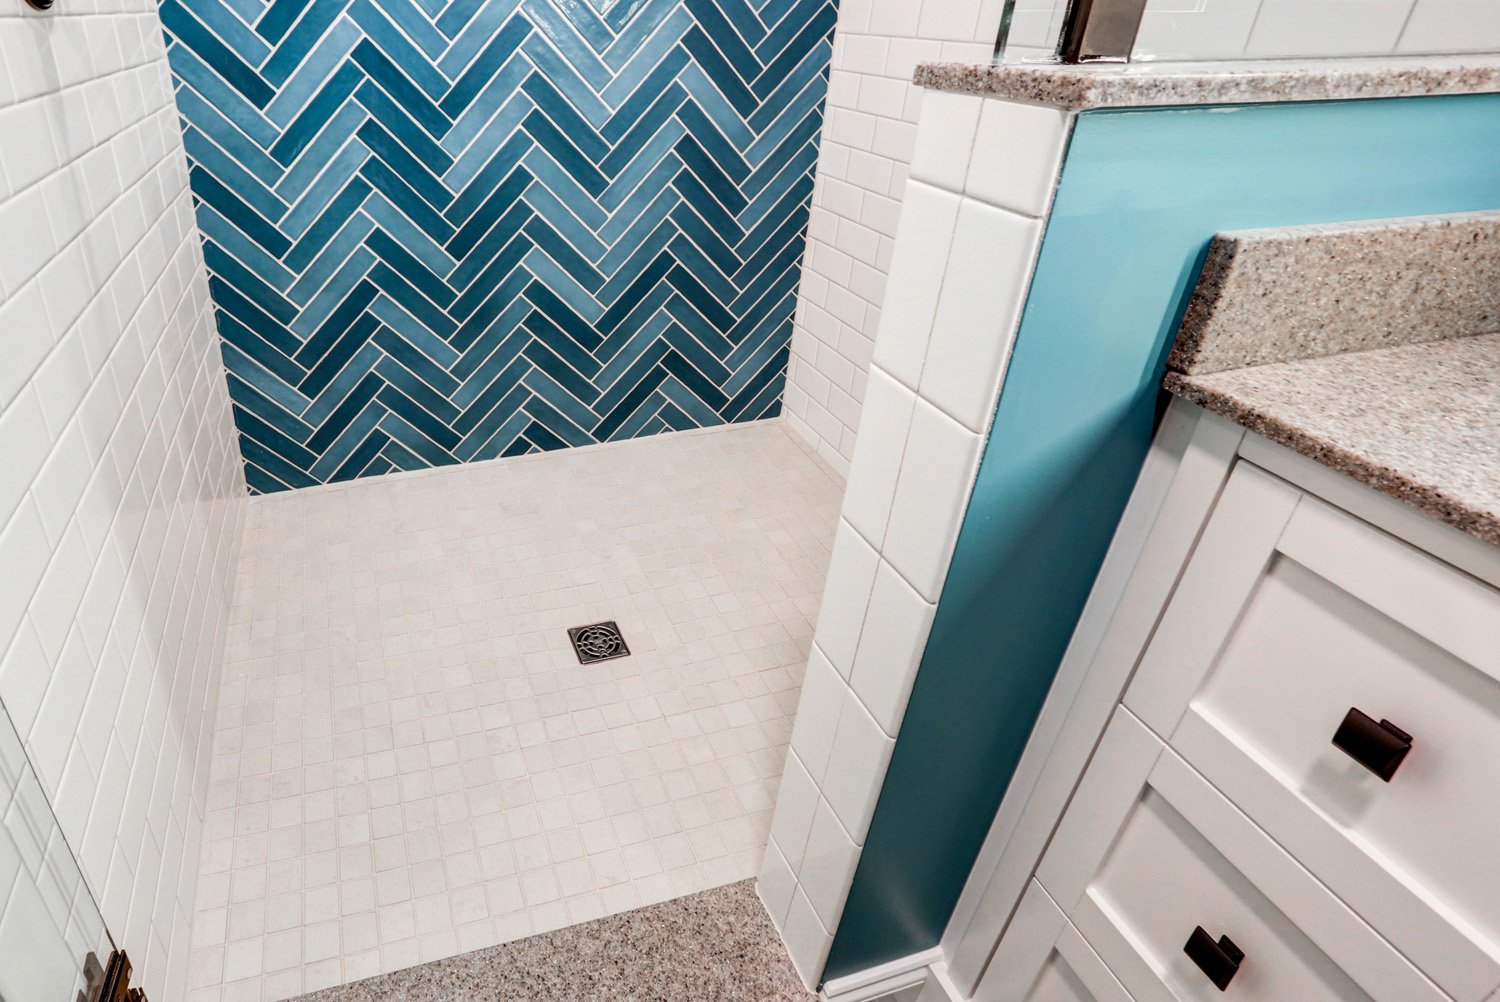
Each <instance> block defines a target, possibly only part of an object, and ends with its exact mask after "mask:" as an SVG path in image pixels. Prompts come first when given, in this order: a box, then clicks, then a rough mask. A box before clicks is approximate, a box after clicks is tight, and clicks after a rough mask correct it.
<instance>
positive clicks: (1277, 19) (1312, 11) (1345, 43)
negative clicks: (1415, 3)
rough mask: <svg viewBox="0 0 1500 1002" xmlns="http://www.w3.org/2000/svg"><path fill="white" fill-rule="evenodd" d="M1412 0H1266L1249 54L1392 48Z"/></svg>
mask: <svg viewBox="0 0 1500 1002" xmlns="http://www.w3.org/2000/svg"><path fill="white" fill-rule="evenodd" d="M1411 9H1412V0H1263V2H1262V3H1261V6H1260V13H1259V14H1258V15H1257V16H1256V19H1255V27H1254V29H1252V30H1251V32H1250V40H1249V42H1248V43H1246V47H1245V55H1247V56H1251V57H1255V58H1262V59H1266V58H1277V57H1292V56H1352V55H1365V54H1376V53H1384V52H1391V51H1392V50H1394V49H1395V47H1396V43H1397V41H1398V40H1399V39H1400V37H1401V29H1402V27H1403V26H1404V25H1405V24H1406V16H1407V14H1408V13H1410V11H1411Z"/></svg>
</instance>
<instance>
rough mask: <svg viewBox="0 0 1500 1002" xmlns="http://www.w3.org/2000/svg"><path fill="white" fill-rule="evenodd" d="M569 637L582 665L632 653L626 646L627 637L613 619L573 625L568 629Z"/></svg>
mask: <svg viewBox="0 0 1500 1002" xmlns="http://www.w3.org/2000/svg"><path fill="white" fill-rule="evenodd" d="M568 639H569V640H571V641H573V653H574V654H577V655H578V663H579V664H581V665H587V664H593V663H594V662H595V661H608V660H609V659H611V658H623V657H628V656H629V655H630V648H629V647H626V646H625V638H624V637H622V636H621V635H620V628H619V627H618V626H616V625H615V623H614V621H613V620H611V621H610V622H607V623H593V624H591V625H589V626H575V627H572V628H571V629H569V630H568Z"/></svg>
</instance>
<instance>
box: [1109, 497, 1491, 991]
mask: <svg viewBox="0 0 1500 1002" xmlns="http://www.w3.org/2000/svg"><path fill="white" fill-rule="evenodd" d="M1217 517H1218V516H1217V515H1216V516H1215V518H1217ZM1205 539H1207V537H1205ZM1262 542H1263V544H1264V545H1263V552H1262V553H1261V554H1260V555H1259V556H1252V555H1249V551H1250V550H1252V549H1253V547H1249V546H1246V545H1245V544H1244V541H1243V540H1242V541H1241V549H1242V550H1244V551H1245V552H1246V554H1247V555H1246V556H1245V557H1244V558H1243V559H1242V560H1241V565H1240V567H1238V568H1237V569H1235V570H1233V571H1231V572H1230V576H1231V577H1233V578H1234V582H1235V583H1234V585H1233V587H1230V588H1226V589H1224V591H1223V593H1222V594H1221V595H1219V596H1218V606H1219V608H1218V609H1217V610H1216V612H1217V615H1216V617H1213V618H1209V619H1204V620H1200V621H1199V622H1198V623H1196V624H1194V625H1193V626H1192V627H1191V628H1190V629H1189V628H1185V627H1186V624H1184V623H1181V622H1169V621H1168V618H1164V620H1163V627H1162V629H1161V630H1159V631H1158V634H1157V636H1156V637H1155V638H1154V639H1153V641H1152V647H1151V650H1150V651H1149V652H1148V654H1147V657H1146V659H1145V660H1144V661H1143V664H1142V667H1141V670H1140V673H1139V674H1138V676H1137V679H1136V682H1135V683H1134V685H1133V690H1134V689H1135V688H1136V687H1139V688H1140V689H1142V690H1145V689H1148V688H1149V687H1150V685H1151V681H1152V670H1153V666H1154V665H1155V664H1157V663H1160V664H1182V663H1184V662H1186V661H1190V660H1196V661H1197V663H1198V664H1199V665H1200V666H1201V667H1200V668H1199V669H1198V672H1199V679H1198V684H1197V687H1196V692H1194V694H1193V695H1192V697H1191V699H1190V700H1189V701H1188V703H1187V705H1186V707H1185V712H1184V713H1183V714H1182V716H1181V719H1180V721H1179V722H1178V723H1177V724H1176V725H1175V727H1173V729H1172V730H1171V738H1170V744H1171V745H1172V747H1173V748H1175V749H1176V750H1177V751H1178V752H1180V753H1181V754H1182V755H1183V756H1184V757H1186V758H1187V760H1188V761H1189V762H1190V763H1192V764H1193V766H1194V767H1195V768H1196V769H1198V770H1199V771H1200V772H1202V773H1203V774H1204V775H1205V776H1207V777H1208V779H1209V780H1210V781H1211V782H1212V783H1213V784H1214V785H1215V786H1217V787H1218V788H1219V789H1221V790H1223V791H1224V793H1225V794H1227V795H1228V796H1229V798H1230V799H1231V800H1233V801H1234V802H1235V803H1236V804H1238V805H1239V806H1240V807H1241V808H1242V809H1244V810H1245V811H1246V812H1247V813H1248V814H1249V815H1250V817H1251V818H1252V819H1254V820H1255V822H1256V823H1257V824H1259V825H1260V826H1261V827H1263V828H1265V829H1266V830H1267V831H1268V832H1269V833H1270V834H1271V835H1272V836H1273V837H1274V838H1276V839H1277V841H1279V842H1280V843H1281V844H1282V845H1283V846H1285V847H1286V848H1287V849H1288V850H1289V851H1290V852H1291V853H1292V854H1293V855H1294V856H1296V857H1297V858H1298V859H1299V860H1300V861H1301V862H1303V863H1304V864H1305V865H1306V866H1308V867H1309V868H1310V869H1311V870H1312V871H1313V872H1314V874H1316V875H1317V876H1318V877H1319V878H1320V879H1321V880H1322V881H1324V882H1325V883H1327V884H1328V886H1329V887H1331V888H1332V889H1333V890H1334V891H1335V892H1336V893H1337V894H1338V895H1340V896H1341V897H1342V898H1343V899H1344V900H1345V901H1347V902H1348V903H1349V904H1350V905H1351V906H1352V907H1354V909H1355V910H1356V911H1358V912H1359V913H1360V914H1361V915H1363V916H1364V917H1365V918H1366V919H1367V920H1368V921H1369V922H1370V923H1371V924H1372V925H1373V926H1374V927H1375V928H1376V929H1377V930H1378V931H1379V932H1380V933H1381V934H1382V935H1383V936H1385V937H1386V938H1388V939H1389V940H1390V941H1391V942H1392V943H1394V944H1395V945H1396V947H1397V948H1399V949H1401V950H1402V951H1403V952H1405V953H1406V954H1407V955H1408V956H1409V957H1411V959H1412V960H1413V961H1414V962H1415V963H1416V964H1417V965H1418V966H1419V967H1421V968H1422V969H1423V970H1425V971H1426V972H1427V973H1428V974H1429V975H1430V976H1431V977H1432V978H1433V979H1434V980H1436V981H1437V982H1438V984H1440V985H1442V986H1443V987H1444V988H1445V989H1446V990H1447V991H1448V992H1449V993H1451V994H1453V995H1454V997H1456V998H1458V999H1461V1000H1464V1002H1472V1000H1478V999H1483V998H1485V997H1487V996H1488V995H1489V993H1490V992H1491V991H1493V990H1494V989H1495V987H1496V985H1497V984H1500V965H1497V959H1496V958H1497V957H1500V862H1497V859H1496V853H1495V848H1494V846H1495V844H1496V838H1497V836H1496V832H1500V783H1497V782H1496V780H1495V778H1494V763H1496V762H1500V680H1497V674H1500V594H1497V593H1496V592H1495V591H1494V590H1493V589H1491V588H1490V587H1489V586H1487V585H1484V584H1482V583H1480V582H1478V581H1476V580H1475V579H1473V578H1471V577H1469V576H1467V575H1465V574H1462V573H1461V572H1459V571H1456V570H1454V569H1453V568H1451V567H1449V566H1448V565H1446V564H1443V563H1441V562H1439V561H1437V560H1435V559H1433V558H1431V557H1429V556H1427V555H1425V554H1423V553H1421V552H1419V551H1417V550H1415V549H1414V548H1412V547H1410V546H1408V545H1406V544H1405V543H1402V542H1400V541H1398V540H1396V539H1394V538H1392V537H1390V536H1387V535H1385V534H1384V533H1382V532H1380V531H1379V530H1377V529H1374V528H1372V527H1371V526H1369V525H1367V524H1365V523H1363V522H1360V521H1358V520H1357V519H1354V518H1353V517H1352V516H1349V515H1347V514H1345V513H1343V512H1340V511H1337V510H1336V509H1333V508H1330V507H1329V506H1327V505H1325V504H1324V503H1323V502H1321V501H1318V500H1317V499H1314V498H1310V497H1303V498H1301V499H1300V502H1299V503H1298V504H1297V505H1296V506H1295V511H1294V512H1293V514H1292V515H1291V517H1290V519H1289V520H1288V522H1287V524H1286V526H1285V528H1284V529H1283V530H1281V531H1280V532H1278V533H1276V534H1275V537H1274V538H1273V539H1264V540H1262ZM1214 556H1215V554H1213V553H1211V552H1209V551H1207V550H1200V552H1199V554H1198V556H1197V557H1195V564H1196V563H1197V561H1198V560H1199V559H1202V560H1204V561H1209V560H1211V559H1213V558H1214ZM1252 564H1253V565H1255V567H1254V570H1255V573H1254V574H1253V575H1252V574H1247V571H1248V570H1249V569H1250V565H1252ZM1186 583H1187V582H1186V579H1185V584H1186ZM1177 684H1180V683H1177ZM1147 702H1149V701H1147ZM1335 735H1338V736H1339V744H1337V745H1336V744H1335V740H1334V739H1335ZM1408 749H1409V750H1408ZM1386 777H1389V778H1388V779H1387V778H1386Z"/></svg>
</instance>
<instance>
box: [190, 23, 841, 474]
mask: <svg viewBox="0 0 1500 1002" xmlns="http://www.w3.org/2000/svg"><path fill="white" fill-rule="evenodd" d="M161 14H162V20H163V21H164V22H165V24H166V27H167V36H168V42H169V45H170V48H169V55H170V58H171V64H172V69H173V72H174V73H175V74H176V77H177V98H178V105H179V108H180V109H181V112H182V116H183V119H184V126H183V127H184V132H185V135H186V141H187V150H188V156H189V158H190V160H191V166H192V187H193V192H194V194H195V195H196V196H197V199H198V221H199V224H200V226H201V228H202V231H203V235H204V238H205V241H206V247H205V252H206V256H207V259H208V266H209V270H210V272H211V275H212V281H211V286H212V289H213V296H214V301H215V304H216V306H217V312H218V320H219V331H220V334H221V335H222V337H223V340H224V358H225V362H226V365H227V367H228V369H229V387H230V394H231V396H232V397H233V399H234V404H235V408H234V411H235V418H236V420H237V422H238V425H239V429H240V433H241V444H242V447H243V450H244V455H245V461H246V477H247V480H248V481H249V484H250V489H251V490H252V491H253V492H257V493H264V492H271V491H280V490H285V489H287V488H293V487H305V486H311V485H313V484H319V483H326V482H330V481H335V480H348V479H350V478H353V477H360V476H371V475H375V474H380V473H386V472H390V471H392V470H398V469H399V470H411V469H421V468H425V467H429V466H438V465H443V464H448V463H458V462H467V461H470V460H479V459H490V458H494V457H496V456H502V455H514V454H519V453H524V452H532V451H536V450H542V449H556V448H562V447H565V446H572V445H583V444H587V443H592V442H601V441H609V440H613V439H621V438H631V437H634V436H639V435H649V434H652V433H655V432H659V431H665V430H669V429H680V428H689V427H700V426H704V425H711V424H719V423H722V422H726V421H744V420H751V419H754V418H758V417H763V416H767V415H771V414H775V413H777V411H778V409H779V407H780V399H781V388H782V384H783V382H784V378H785V370H786V359H787V349H788V342H789V338H790V333H791V316H792V309H793V304H794V297H795V291H796V282H797V273H798V265H799V261H800V258H801V254H802V248H803V244H804V242H805V233H806V223H807V206H808V201H809V197H810V195H811V191H812V168H813V162H814V159H815V154H816V144H817V137H818V129H819V126H820V124H821V121H822V104H823V97H824V93H825V91H826V89H827V88H826V77H827V69H828V61H829V36H830V34H831V32H832V30H833V22H834V9H833V5H832V3H831V2H830V0H269V2H267V0H165V2H164V3H163V4H162V7H161Z"/></svg>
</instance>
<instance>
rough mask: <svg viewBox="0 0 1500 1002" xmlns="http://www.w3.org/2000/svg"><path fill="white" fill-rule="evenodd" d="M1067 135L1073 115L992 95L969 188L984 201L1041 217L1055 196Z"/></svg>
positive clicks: (982, 115) (976, 139)
mask: <svg viewBox="0 0 1500 1002" xmlns="http://www.w3.org/2000/svg"><path fill="white" fill-rule="evenodd" d="M1067 134H1068V116H1067V114H1066V113H1064V112H1062V111H1059V110H1057V109H1056V108H1044V107H1041V106H1040V105H1035V104H1020V103H1018V102H1014V101H1001V100H996V99H989V100H986V101H985V102H984V110H983V111H982V112H981V113H980V115H979V130H978V132H977V133H976V135H975V137H974V155H973V157H972V158H971V159H970V161H969V173H968V175H967V178H966V179H965V182H964V190H965V191H966V192H967V193H968V194H970V195H972V196H974V197H975V198H977V199H980V200H981V201H985V202H990V203H992V204H994V205H998V206H1001V207H1003V208H1006V209H1013V210H1015V211H1016V212H1020V213H1023V214H1025V215H1028V216H1041V215H1042V214H1043V213H1044V212H1046V211H1047V205H1048V203H1049V202H1051V200H1052V187H1053V185H1054V184H1055V183H1056V180H1057V171H1058V168H1059V167H1060V166H1061V165H1062V155H1063V147H1064V145H1065V143H1066V140H1067Z"/></svg>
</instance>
